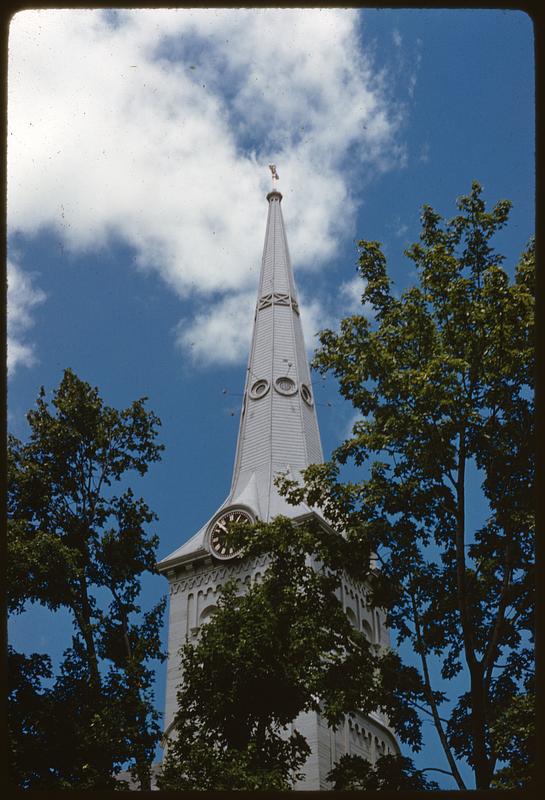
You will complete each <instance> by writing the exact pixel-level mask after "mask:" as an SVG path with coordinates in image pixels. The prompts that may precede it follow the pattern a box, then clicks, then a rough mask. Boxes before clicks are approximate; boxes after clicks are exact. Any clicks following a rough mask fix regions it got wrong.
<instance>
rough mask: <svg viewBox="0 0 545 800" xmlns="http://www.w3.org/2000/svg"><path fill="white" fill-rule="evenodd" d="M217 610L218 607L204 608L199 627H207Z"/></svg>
mask: <svg viewBox="0 0 545 800" xmlns="http://www.w3.org/2000/svg"><path fill="white" fill-rule="evenodd" d="M216 610H217V608H216V606H212V605H210V606H206V608H203V610H202V611H201V615H200V617H199V626H200V625H206V623H207V622H210V619H211V618H212V614H214V612H215V611H216Z"/></svg>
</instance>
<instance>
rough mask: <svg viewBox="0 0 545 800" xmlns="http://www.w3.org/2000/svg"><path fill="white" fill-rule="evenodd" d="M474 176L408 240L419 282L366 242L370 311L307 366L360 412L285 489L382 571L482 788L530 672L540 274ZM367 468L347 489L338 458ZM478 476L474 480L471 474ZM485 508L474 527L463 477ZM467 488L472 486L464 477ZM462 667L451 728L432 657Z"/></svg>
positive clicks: (392, 611) (444, 668) (450, 747)
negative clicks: (331, 380) (391, 272)
mask: <svg viewBox="0 0 545 800" xmlns="http://www.w3.org/2000/svg"><path fill="white" fill-rule="evenodd" d="M481 193H482V192H481V187H480V186H479V184H477V183H474V184H473V185H472V188H471V192H470V193H469V194H468V195H467V196H464V197H461V198H460V199H459V200H458V211H459V213H458V214H457V215H456V216H455V217H454V218H452V219H451V220H444V219H443V218H442V217H440V215H439V214H437V213H436V212H435V211H434V210H433V209H432V208H430V207H429V206H425V207H424V210H423V214H422V232H421V235H420V241H419V242H418V243H416V244H414V245H413V246H412V247H410V248H409V249H408V250H407V251H406V255H407V256H408V257H409V259H410V260H411V261H412V262H413V264H414V267H416V271H417V275H418V283H417V284H416V285H414V286H411V287H410V288H409V289H407V290H406V291H404V292H403V293H401V295H400V296H398V295H396V294H394V293H393V292H392V290H391V281H390V279H389V277H388V274H387V266H386V259H385V257H384V255H383V254H382V251H381V248H380V245H379V243H378V242H365V241H362V242H360V243H359V273H360V275H361V277H362V279H363V281H364V289H363V294H362V303H363V304H366V307H367V308H369V307H371V308H372V310H373V318H372V319H368V318H366V317H365V316H364V315H363V314H360V315H354V316H352V317H348V318H346V319H344V320H343V321H342V322H341V326H340V331H339V332H338V333H335V332H333V331H331V330H326V331H324V332H322V334H321V337H320V341H321V348H320V351H319V352H318V354H317V356H316V359H315V366H316V367H317V368H318V369H319V370H320V371H321V372H322V373H323V374H325V373H331V374H333V375H334V376H335V377H336V379H337V380H338V382H339V387H340V391H341V393H342V395H343V396H344V397H345V398H346V399H347V400H349V401H350V402H351V403H352V404H353V406H354V407H355V408H356V409H357V410H358V411H359V412H360V414H361V418H360V420H359V421H357V422H356V423H355V425H354V426H353V431H352V436H351V437H350V438H349V439H348V440H347V441H346V442H344V443H343V444H342V445H341V446H340V447H339V448H338V449H337V450H336V452H335V453H334V454H333V459H332V461H331V462H330V463H329V464H325V465H321V466H315V467H311V468H309V469H308V470H307V472H306V476H305V477H306V485H305V487H304V488H297V487H295V486H294V485H293V484H290V483H289V482H286V483H285V486H284V491H288V492H289V491H291V498H292V499H293V500H294V501H296V502H299V501H301V500H305V501H306V502H307V503H308V504H309V505H313V504H316V505H318V506H321V507H322V508H323V509H324V513H325V514H326V515H327V518H328V519H329V520H330V521H331V523H332V524H333V525H334V526H336V527H337V528H338V529H339V530H345V531H346V532H347V535H348V538H349V541H350V542H351V543H352V544H353V546H354V547H355V548H357V550H358V552H359V553H364V552H367V553H369V554H371V553H373V554H375V556H376V558H377V562H378V564H379V565H380V569H379V570H378V571H372V573H370V575H369V586H370V591H371V598H372V602H373V603H374V604H376V605H377V606H381V607H384V608H387V609H388V624H389V626H390V627H391V628H392V629H393V630H395V631H396V632H397V636H398V640H399V641H403V640H409V641H410V642H411V643H412V646H413V648H414V651H415V653H416V654H417V655H418V657H419V659H420V664H421V669H420V672H421V677H422V682H423V684H424V686H425V693H426V703H425V708H426V711H427V713H428V714H429V715H431V718H432V719H433V721H434V723H435V725H436V728H437V730H438V733H439V736H440V739H441V742H442V744H443V747H444V750H445V753H446V755H447V758H448V759H449V764H450V768H451V770H452V772H453V775H454V777H455V778H456V780H457V782H458V785H459V787H460V788H463V785H464V784H463V781H462V779H461V776H460V774H459V772H458V769H457V766H456V761H455V757H456V756H459V757H462V758H464V759H466V760H467V761H468V763H469V764H470V765H471V766H472V767H473V769H474V772H475V779H476V785H477V787H478V788H487V787H488V786H489V785H490V783H491V781H492V778H493V775H494V769H495V763H496V760H497V758H498V757H500V756H499V751H498V747H499V743H498V742H496V739H497V731H498V728H497V726H496V725H495V721H496V720H497V719H498V718H501V716H502V714H504V713H507V710H508V709H509V708H511V707H512V703H513V702H514V698H515V697H516V696H517V695H518V694H519V693H520V691H521V689H520V687H521V682H522V681H524V680H525V679H526V678H527V677H528V675H530V674H531V672H532V662H531V658H526V657H525V656H524V655H523V654H524V651H525V650H526V649H527V648H528V647H529V646H531V643H532V641H533V608H534V563H533V549H534V541H533V532H534V516H533V491H534V469H535V454H534V404H533V386H534V268H535V253H534V245H533V242H530V244H529V245H528V247H527V249H526V250H525V252H524V253H523V254H522V256H521V258H520V261H519V263H518V265H517V267H516V269H515V273H514V280H510V279H509V276H508V274H507V273H506V272H505V271H504V269H503V268H502V266H501V264H502V261H503V258H502V256H501V255H499V254H498V253H496V252H495V251H494V249H493V247H492V238H493V236H494V234H495V233H496V232H497V231H499V230H500V229H501V228H502V227H503V226H504V225H505V224H506V222H507V219H508V214H509V208H510V204H509V203H508V202H507V201H501V202H499V203H497V204H496V205H495V206H494V208H493V209H492V210H491V211H488V210H487V209H486V206H485V203H484V201H483V199H482V197H481ZM347 462H353V463H354V464H355V465H356V466H360V467H362V468H363V471H362V477H361V479H360V480H358V481H354V482H352V483H342V482H341V481H340V480H339V472H340V467H341V466H342V465H343V464H345V463H347ZM475 475H476V476H477V477H475ZM469 481H471V482H472V484H475V483H476V482H477V481H481V490H482V496H483V499H484V502H485V503H486V504H487V505H488V508H489V514H488V519H487V521H486V523H485V524H484V525H483V526H482V527H481V528H480V529H478V530H470V529H468V528H467V524H466V519H467V511H468V491H467V489H468V482H469ZM472 488H473V487H472ZM433 658H439V659H440V665H441V673H442V676H443V678H444V679H445V680H448V679H450V678H452V677H453V676H455V675H457V674H461V673H462V671H463V670H464V669H465V670H466V674H467V677H468V690H467V693H465V694H464V695H462V697H460V698H459V701H458V706H457V708H456V709H455V710H454V712H453V714H452V717H451V720H450V723H449V725H448V727H445V725H444V723H443V721H442V720H441V718H440V714H439V706H440V701H441V695H436V694H434V691H433V689H432V684H431V679H430V671H429V660H430V659H433Z"/></svg>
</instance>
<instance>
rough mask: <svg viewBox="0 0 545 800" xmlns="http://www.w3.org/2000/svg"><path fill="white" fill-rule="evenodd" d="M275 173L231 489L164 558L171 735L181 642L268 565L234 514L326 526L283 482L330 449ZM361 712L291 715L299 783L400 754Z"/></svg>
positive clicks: (375, 624)
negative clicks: (236, 544)
mask: <svg viewBox="0 0 545 800" xmlns="http://www.w3.org/2000/svg"><path fill="white" fill-rule="evenodd" d="M271 172H272V178H273V188H272V191H271V192H269V194H268V195H267V201H268V204H269V208H268V216H267V229H266V233H265V245H264V247H263V259H262V263H261V274H260V278H259V288H258V292H257V302H256V309H255V315H254V328H253V334H252V342H251V346H250V355H249V359H248V368H247V371H246V380H245V385H244V395H243V401H242V410H241V415H240V426H239V432H238V440H237V447H236V455H235V464H234V469H233V478H232V481H231V488H230V491H229V494H228V495H227V497H226V499H225V501H224V502H223V503H222V505H221V507H220V508H219V509H218V510H217V511H216V513H215V514H213V515H212V517H210V518H209V520H208V521H207V522H206V523H205V524H204V525H203V526H202V528H201V529H200V530H199V531H198V532H197V533H196V534H195V535H194V536H193V537H192V538H191V539H189V540H188V541H187V542H185V544H183V545H182V546H181V547H179V548H178V549H177V550H175V551H174V552H173V553H171V554H170V555H169V556H168V557H167V558H164V559H163V560H162V561H161V562H160V563H159V564H158V569H159V571H160V572H163V573H164V574H165V575H166V577H167V578H168V580H169V583H170V611H169V633H168V651H169V655H168V666H167V685H166V710H165V732H164V736H165V740H168V738H169V736H170V734H171V732H172V730H173V724H174V723H173V720H174V717H175V714H176V710H177V705H178V704H177V697H176V694H177V689H178V687H179V686H180V683H181V682H182V681H183V675H182V672H181V668H180V656H179V651H180V647H181V645H182V644H183V643H184V642H187V641H189V642H191V641H193V642H194V641H196V640H197V637H198V635H199V630H200V629H201V627H202V625H203V624H204V623H205V622H206V621H207V620H209V618H210V615H211V614H212V613H213V612H214V609H215V608H216V607H217V604H218V602H220V597H221V588H222V586H223V585H224V584H225V581H227V580H230V579H232V580H235V581H236V582H237V583H238V585H239V586H240V589H241V591H242V589H243V586H244V585H250V584H253V583H255V582H258V581H259V580H260V579H261V576H262V575H263V573H264V572H266V570H267V566H268V563H269V555H268V554H266V553H265V554H262V555H259V556H255V557H253V558H250V557H246V558H239V557H237V553H236V552H233V551H232V550H230V549H229V544H228V538H227V539H226V538H225V534H226V533H227V531H228V523H229V521H233V520H241V519H246V520H247V521H249V522H253V521H254V520H256V519H261V520H263V521H265V522H268V521H270V520H271V519H273V518H274V517H276V516H278V515H279V514H283V515H284V516H287V517H291V518H292V519H297V520H302V519H305V518H308V517H310V516H314V517H318V518H319V519H320V520H321V522H322V524H323V525H324V526H326V527H327V523H326V522H325V520H323V518H322V517H321V515H320V514H319V512H318V511H317V510H315V509H311V508H309V507H308V506H306V505H305V504H300V505H298V506H291V505H289V504H288V503H287V502H286V500H285V499H284V498H283V497H281V496H280V494H279V493H278V490H277V488H276V485H275V478H276V476H277V475H278V474H279V473H286V472H287V473H288V474H289V475H290V476H291V477H292V478H294V479H297V478H298V477H299V475H300V473H301V471H302V470H303V469H305V467H307V466H309V465H310V464H313V463H319V462H321V461H322V460H323V457H322V447H321V444H320V434H319V431H318V421H317V419H316V408H315V404H314V396H313V391H312V385H311V382H310V370H309V365H308V360H307V356H306V351H305V344H304V341H303V329H302V326H301V317H300V310H299V303H298V300H297V292H296V290H295V282H294V280H293V272H292V268H291V262H290V256H289V250H288V244H287V240H286V231H285V228H284V220H283V218H282V209H281V201H282V195H281V193H280V192H279V191H278V190H277V189H276V186H275V180H278V174H277V172H276V167H274V166H273V165H271ZM332 535H335V534H334V533H333V531H332ZM339 595H340V596H339V600H340V601H341V602H342V605H343V608H344V609H345V611H346V613H347V615H348V616H349V618H350V619H351V620H352V622H353V624H355V625H356V627H358V628H359V629H360V630H362V631H363V632H364V634H365V635H366V636H367V637H368V638H369V639H370V640H371V641H373V642H374V643H375V644H376V645H377V646H388V645H389V637H388V632H387V628H386V626H385V619H384V614H383V612H379V611H378V610H371V609H369V608H367V605H366V590H365V587H363V586H361V585H359V584H356V583H355V582H353V581H352V580H351V579H350V578H349V577H348V576H345V580H343V585H342V587H341V588H340V590H339ZM353 717H354V720H355V721H354V720H352V718H351V719H350V720H348V719H347V720H346V721H345V723H344V727H342V728H339V729H337V730H336V731H333V730H330V729H329V728H328V726H327V722H326V721H325V720H324V719H323V718H322V717H321V715H320V714H319V713H318V712H316V711H308V712H303V713H301V714H300V715H299V716H298V717H297V719H295V720H294V721H293V723H292V727H293V729H297V730H298V731H299V732H300V733H301V734H302V735H303V736H304V737H305V739H306V740H307V742H308V744H309V746H310V750H311V752H310V755H309V757H308V759H307V762H306V764H305V766H304V776H303V778H302V780H301V781H300V782H299V783H298V784H297V788H299V789H311V790H315V789H329V788H331V784H329V783H328V782H327V774H328V773H329V771H330V769H331V767H332V766H333V764H334V763H335V761H336V760H338V758H340V756H341V755H343V754H344V753H355V754H358V755H363V756H364V757H366V758H367V759H368V760H370V761H371V762H374V761H375V760H376V759H377V757H378V756H379V755H381V754H386V753H396V752H399V748H398V745H397V742H396V740H395V737H394V735H393V732H392V730H391V729H390V728H389V726H388V722H387V720H386V719H385V718H384V717H383V716H381V715H380V714H378V712H377V713H374V712H373V713H371V714H370V715H369V716H366V717H363V716H362V715H360V714H355V715H353Z"/></svg>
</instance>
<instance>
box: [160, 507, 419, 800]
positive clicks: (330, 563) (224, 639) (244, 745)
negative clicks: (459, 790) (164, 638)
mask: <svg viewBox="0 0 545 800" xmlns="http://www.w3.org/2000/svg"><path fill="white" fill-rule="evenodd" d="M232 535H233V536H234V537H235V538H234V539H233V542H234V544H235V546H236V547H237V549H238V548H239V547H242V551H243V554H244V556H245V557H248V558H251V557H254V556H256V555H263V554H268V565H267V569H266V572H265V573H264V576H263V579H262V581H261V582H260V583H257V584H254V585H252V586H251V587H250V586H247V587H245V591H244V593H243V594H241V593H239V591H238V590H237V587H236V585H235V584H234V583H232V582H231V583H228V584H226V585H225V586H224V587H223V591H222V596H221V600H220V603H219V605H218V608H217V611H216V613H215V614H214V616H213V617H212V619H211V621H210V622H208V624H207V625H206V626H204V627H203V629H202V631H201V634H200V639H199V641H198V642H197V643H196V644H191V643H187V644H186V645H184V647H183V648H182V654H181V655H182V672H183V676H184V680H183V685H182V687H181V688H180V691H179V693H178V704H179V710H178V713H177V715H176V718H175V723H174V737H173V741H172V742H171V743H170V744H169V745H168V748H167V752H166V757H165V761H164V771H163V776H162V778H160V779H159V786H160V788H162V789H177V790H180V789H192V788H193V789H194V788H201V789H227V788H229V789H250V788H269V789H272V788H275V789H287V788H290V786H292V785H293V782H294V781H295V780H296V778H297V776H298V774H299V773H300V769H301V767H302V765H303V763H304V762H305V760H306V758H307V756H308V754H309V747H308V745H307V743H306V742H305V740H304V738H303V737H302V736H301V734H300V733H298V732H297V731H294V732H292V733H290V732H289V727H288V726H289V725H290V723H291V722H292V721H293V720H295V719H296V717H297V716H298V714H300V713H301V712H304V711H311V710H312V711H318V712H319V713H320V714H321V715H322V716H323V717H324V718H325V719H326V720H327V721H328V723H329V724H330V725H332V726H337V725H339V724H340V723H341V722H342V721H343V720H344V718H345V715H346V714H347V713H349V712H351V711H353V710H355V709H358V710H359V711H361V712H362V713H367V712H370V711H372V710H376V709H381V710H382V711H384V712H386V713H387V714H388V715H389V716H390V717H391V718H392V719H395V720H396V721H399V735H400V736H401V737H402V738H403V739H404V740H405V741H410V742H411V743H412V744H413V745H414V746H417V747H418V744H419V736H420V734H419V729H418V725H417V717H416V714H415V712H414V710H412V709H411V708H407V706H406V697H407V694H412V697H413V698H417V699H421V698H422V693H421V686H420V682H419V680H418V675H417V673H416V671H415V670H412V669H410V668H407V667H403V665H402V664H401V663H400V662H399V659H398V658H397V656H396V655H395V654H394V653H391V652H390V651H388V650H377V649H376V648H375V647H374V646H373V645H371V644H370V643H369V642H368V641H367V639H366V638H365V636H364V635H363V634H362V633H361V632H360V631H358V630H356V629H355V628H354V627H353V626H352V625H351V623H350V622H349V620H348V618H347V617H346V615H345V613H344V612H343V609H342V604H341V603H340V602H339V600H338V599H337V597H336V595H335V592H336V591H337V590H338V589H339V586H340V582H341V579H342V577H343V574H345V573H346V570H347V569H349V568H351V565H352V564H353V561H352V555H351V552H350V548H348V547H347V545H346V543H345V542H344V540H343V539H342V538H341V537H337V536H335V535H332V534H331V533H326V532H325V531H324V530H323V529H322V528H320V527H319V526H317V525H316V524H312V523H307V524H304V525H295V524H294V523H293V522H292V521H290V520H289V519H287V518H284V517H278V518H277V519H276V520H274V522H272V523H271V524H270V525H264V524H261V523H259V524H257V525H256V526H254V527H252V528H251V529H248V528H247V527H246V528H245V527H244V526H239V527H238V529H237V530H235V531H233V532H232ZM392 673H395V675H396V679H397V685H396V684H394V683H393V681H392ZM392 685H396V691H395V692H392V690H391V687H392Z"/></svg>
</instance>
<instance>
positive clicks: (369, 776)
mask: <svg viewBox="0 0 545 800" xmlns="http://www.w3.org/2000/svg"><path fill="white" fill-rule="evenodd" d="M329 779H330V780H331V781H332V783H333V788H334V789H336V790H337V791H347V790H348V791H367V792H377V791H381V790H383V789H390V790H395V791H420V792H424V791H432V790H434V791H436V790H438V789H439V786H438V785H437V783H435V781H430V780H428V779H427V778H426V776H425V775H424V773H423V770H417V769H415V768H414V765H413V763H412V761H411V759H410V758H407V757H406V756H392V755H388V756H381V757H380V758H379V759H378V760H377V762H376V763H375V764H371V763H370V762H369V761H367V760H366V759H364V758H361V757H360V756H354V755H344V756H341V758H340V759H339V761H338V762H337V764H336V765H335V766H334V768H333V769H332V770H331V772H330V773H329Z"/></svg>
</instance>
